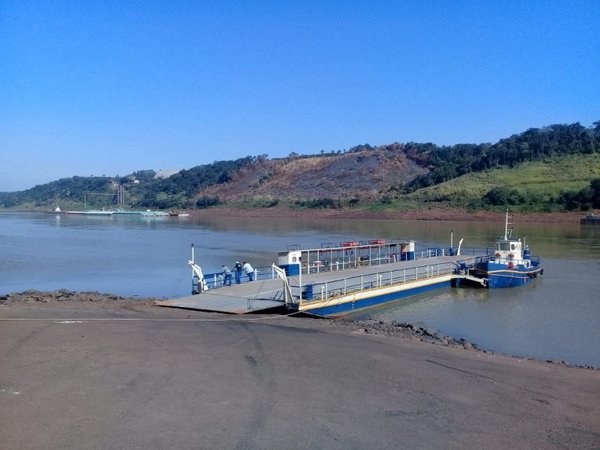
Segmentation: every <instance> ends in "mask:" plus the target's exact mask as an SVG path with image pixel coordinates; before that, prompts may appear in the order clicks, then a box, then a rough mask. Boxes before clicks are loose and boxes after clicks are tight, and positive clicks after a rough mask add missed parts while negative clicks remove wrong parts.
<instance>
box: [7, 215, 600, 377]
mask: <svg viewBox="0 0 600 450" xmlns="http://www.w3.org/2000/svg"><path fill="white" fill-rule="evenodd" d="M503 227H504V224H503V217H502V216H501V215H499V217H498V220H497V221H494V222H453V221H416V220H400V221H397V220H396V221H395V220H376V219H372V220H360V219H346V220H344V219H296V218H280V219H274V218H243V219H242V218H240V219H236V218H232V217H226V218H220V217H219V216H218V211H215V215H214V217H209V218H206V217H204V218H196V217H166V218H143V217H138V216H133V217H124V216H118V217H117V216H113V217H90V216H71V215H54V214H38V213H0V294H6V293H10V292H17V291H24V290H28V289H37V290H56V289H69V290H92V291H100V292H108V293H113V294H117V295H122V296H139V297H159V298H174V297H179V296H184V295H188V294H189V291H190V288H191V274H190V270H189V268H188V266H187V261H188V259H189V257H190V244H191V243H194V244H195V246H196V259H197V261H199V262H200V264H201V265H202V266H203V268H204V269H205V271H206V272H210V271H218V270H219V268H220V267H221V264H229V265H230V266H232V265H233V263H234V262H235V261H236V260H240V261H242V260H248V261H249V262H251V263H252V264H253V265H254V266H255V267H258V268H259V270H260V268H265V270H267V269H266V268H267V267H268V266H270V264H271V263H272V262H275V261H276V255H277V252H278V251H283V250H286V249H287V248H288V247H289V246H291V245H301V246H303V247H308V248H315V247H319V246H320V244H321V243H324V242H344V241H349V240H368V239H391V238H410V239H413V240H414V241H415V242H416V244H417V247H419V248H427V247H448V246H449V245H450V240H451V236H452V238H453V241H454V243H455V245H456V244H457V243H458V240H459V239H461V238H464V243H463V247H464V248H465V249H468V248H470V247H477V248H482V247H491V246H492V245H493V242H494V239H495V238H496V237H497V236H499V235H501V234H502V233H503ZM514 228H515V235H517V236H519V237H522V238H525V239H526V242H527V243H528V244H529V246H530V247H531V250H532V254H533V255H537V256H540V257H541V258H542V262H543V265H544V272H545V275H544V276H543V277H542V278H541V279H538V280H536V281H535V282H534V283H532V284H530V285H529V286H526V287H523V288H512V289H497V290H486V289H464V288H463V289H452V288H448V289H440V290H437V291H435V292H433V293H429V294H426V295H421V296H416V297H413V298H410V299H405V300H402V301H399V302H396V303H394V304H392V305H388V306H386V307H385V308H378V309H375V310H369V311H367V312H364V313H361V314H359V315H356V316H353V317H352V318H360V319H364V318H374V319H378V320H383V321H392V320H395V321H398V322H410V323H414V324H420V325H423V326H426V327H428V328H431V329H435V330H438V331H439V332H441V333H443V334H446V335H450V336H453V337H458V338H465V339H467V340H468V341H471V342H473V343H475V344H477V345H478V346H480V347H482V348H486V349H489V350H492V351H496V352H501V353H506V354H510V355H517V356H523V357H528V358H538V359H552V360H564V361H567V362H569V363H573V364H582V365H592V366H595V367H600V326H598V324H599V323H600V226H582V225H580V224H579V223H578V222H573V223H519V221H518V215H517V216H516V217H515V225H514Z"/></svg>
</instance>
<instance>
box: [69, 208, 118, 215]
mask: <svg viewBox="0 0 600 450" xmlns="http://www.w3.org/2000/svg"><path fill="white" fill-rule="evenodd" d="M114 213H115V212H114V211H112V210H103V209H88V210H86V211H67V214H81V215H85V216H112V215H113V214H114Z"/></svg>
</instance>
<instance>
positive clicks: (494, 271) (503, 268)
mask: <svg viewBox="0 0 600 450" xmlns="http://www.w3.org/2000/svg"><path fill="white" fill-rule="evenodd" d="M508 219H509V217H508V211H506V219H505V224H504V236H502V237H500V238H498V239H496V245H495V250H494V253H493V254H491V255H487V256H483V257H481V258H478V260H477V261H476V262H475V263H474V264H473V265H472V266H470V267H469V268H468V269H467V272H468V275H470V276H471V277H474V278H478V279H480V280H481V282H479V283H477V285H479V286H481V285H483V286H485V287H488V288H504V287H515V286H523V285H525V284H527V283H530V282H531V281H533V280H534V279H535V278H537V277H538V276H540V275H543V274H544V269H543V267H542V262H541V259H540V258H539V257H537V256H531V251H530V250H529V246H527V245H524V243H523V242H521V239H517V238H515V237H513V236H512V231H513V230H512V228H509V220H508ZM469 278H470V277H467V278H465V279H462V280H461V279H458V280H456V281H457V285H462V284H471V283H470V281H471V282H472V280H469Z"/></svg>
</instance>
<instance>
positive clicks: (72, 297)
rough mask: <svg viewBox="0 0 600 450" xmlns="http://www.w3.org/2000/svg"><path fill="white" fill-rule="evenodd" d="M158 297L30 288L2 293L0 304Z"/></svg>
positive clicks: (147, 301)
mask: <svg viewBox="0 0 600 450" xmlns="http://www.w3.org/2000/svg"><path fill="white" fill-rule="evenodd" d="M155 300H157V299H152V298H138V297H121V296H118V295H114V294H106V293H101V292H92V291H88V292H86V291H82V292H77V291H69V290H67V289H60V290H58V291H49V292H48V291H37V290H34V289H32V290H28V291H23V292H13V293H10V294H5V295H0V305H11V304H22V303H27V304H36V303H37V304H42V303H66V302H73V303H105V304H118V303H123V304H124V303H128V302H135V304H136V305H152V304H153V303H154V301H155Z"/></svg>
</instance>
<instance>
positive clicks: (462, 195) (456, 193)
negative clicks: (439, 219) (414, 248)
mask: <svg viewBox="0 0 600 450" xmlns="http://www.w3.org/2000/svg"><path fill="white" fill-rule="evenodd" d="M594 178H600V154H592V155H576V156H568V157H556V158H551V159H548V160H547V161H545V162H532V163H525V164H522V165H520V166H518V167H515V168H512V169H510V168H502V169H494V170H489V171H486V172H477V173H470V174H467V175H463V176H462V177H459V178H455V179H453V180H450V181H448V182H446V183H442V184H439V185H437V186H431V187H428V188H425V189H421V190H419V191H417V192H415V193H413V194H411V195H409V196H408V200H413V201H416V202H421V201H441V202H444V203H447V204H448V205H449V206H461V207H462V206H465V205H466V204H468V203H469V202H470V201H472V200H477V199H479V198H481V197H482V196H483V195H485V194H486V193H487V192H488V191H489V190H490V189H492V188H494V187H509V188H511V189H515V190H517V191H519V192H520V193H523V194H537V195H541V196H556V195H558V194H560V193H561V192H562V191H567V190H569V191H578V190H580V189H582V188H584V187H586V186H588V185H589V183H590V181H591V180H592V179H594Z"/></svg>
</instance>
